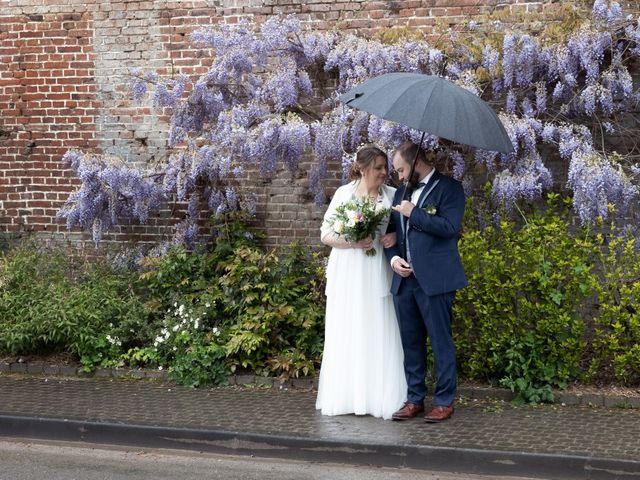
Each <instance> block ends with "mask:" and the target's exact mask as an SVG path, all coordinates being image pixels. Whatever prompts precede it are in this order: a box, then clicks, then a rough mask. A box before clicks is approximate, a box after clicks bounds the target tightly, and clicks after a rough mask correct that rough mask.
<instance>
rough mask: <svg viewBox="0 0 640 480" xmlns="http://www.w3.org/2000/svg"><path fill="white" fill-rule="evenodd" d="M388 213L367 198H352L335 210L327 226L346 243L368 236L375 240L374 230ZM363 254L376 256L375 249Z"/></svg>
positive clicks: (384, 208) (387, 209) (386, 209)
mask: <svg viewBox="0 0 640 480" xmlns="http://www.w3.org/2000/svg"><path fill="white" fill-rule="evenodd" d="M390 212H391V210H390V209H389V208H386V207H383V206H382V205H381V204H378V203H375V202H373V201H372V200H370V199H369V198H368V197H365V198H354V199H352V200H349V201H348V202H345V203H343V204H342V205H340V206H339V207H338V208H336V213H334V214H333V215H332V216H331V218H330V219H329V225H330V226H331V228H332V229H333V231H334V232H335V233H336V234H337V235H339V236H341V237H343V238H344V239H345V240H347V241H348V242H359V241H360V240H364V239H365V238H367V237H369V236H370V237H371V238H375V236H376V229H377V228H378V226H379V225H380V224H381V223H382V221H383V220H384V219H385V218H386V217H387V216H388V215H389V213H390ZM365 253H366V254H367V256H369V257H371V256H373V255H375V254H376V249H375V248H370V249H369V250H367V251H366V252H365Z"/></svg>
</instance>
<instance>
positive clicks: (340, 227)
mask: <svg viewBox="0 0 640 480" xmlns="http://www.w3.org/2000/svg"><path fill="white" fill-rule="evenodd" d="M333 231H334V232H336V233H342V232H343V231H344V222H343V221H342V220H336V221H335V222H333Z"/></svg>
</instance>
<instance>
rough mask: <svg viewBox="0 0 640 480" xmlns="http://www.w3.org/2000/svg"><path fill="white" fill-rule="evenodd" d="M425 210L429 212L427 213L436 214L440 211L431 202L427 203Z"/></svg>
mask: <svg viewBox="0 0 640 480" xmlns="http://www.w3.org/2000/svg"><path fill="white" fill-rule="evenodd" d="M423 210H424V211H425V212H426V213H427V215H435V214H436V213H438V207H436V206H435V205H433V204H431V203H429V204H427V205H425V207H424V209H423Z"/></svg>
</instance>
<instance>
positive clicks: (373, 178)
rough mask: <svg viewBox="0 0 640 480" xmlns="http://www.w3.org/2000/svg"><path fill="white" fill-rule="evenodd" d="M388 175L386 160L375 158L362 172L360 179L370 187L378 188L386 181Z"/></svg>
mask: <svg viewBox="0 0 640 480" xmlns="http://www.w3.org/2000/svg"><path fill="white" fill-rule="evenodd" d="M388 175H389V172H388V170H387V160H386V159H385V158H384V157H377V158H376V159H375V161H374V162H373V163H372V164H371V165H370V166H369V167H368V168H367V169H365V170H364V171H363V172H362V179H363V180H364V181H365V183H366V184H367V185H368V186H370V187H380V186H382V184H384V182H386V181H387V177H388Z"/></svg>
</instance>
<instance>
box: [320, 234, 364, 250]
mask: <svg viewBox="0 0 640 480" xmlns="http://www.w3.org/2000/svg"><path fill="white" fill-rule="evenodd" d="M320 241H321V242H322V243H324V244H325V245H329V246H330V247H333V248H366V249H369V248H371V247H372V246H373V241H372V240H371V237H368V238H365V239H364V240H360V241H359V242H348V241H346V240H345V239H344V238H342V237H341V236H340V235H338V234H336V233H334V232H329V233H327V234H326V235H324V236H323V237H322V238H321V239H320Z"/></svg>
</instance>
